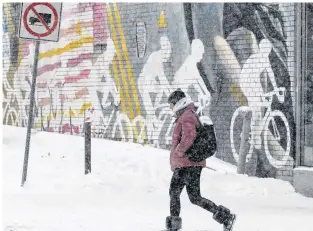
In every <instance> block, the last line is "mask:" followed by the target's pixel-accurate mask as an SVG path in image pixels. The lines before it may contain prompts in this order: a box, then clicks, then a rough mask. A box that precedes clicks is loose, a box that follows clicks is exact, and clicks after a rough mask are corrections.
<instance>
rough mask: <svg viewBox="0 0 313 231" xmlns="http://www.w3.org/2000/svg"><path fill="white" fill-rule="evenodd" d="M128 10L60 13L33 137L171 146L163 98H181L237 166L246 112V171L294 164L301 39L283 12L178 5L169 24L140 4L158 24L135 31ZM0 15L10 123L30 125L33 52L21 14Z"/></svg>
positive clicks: (40, 84)
mask: <svg viewBox="0 0 313 231" xmlns="http://www.w3.org/2000/svg"><path fill="white" fill-rule="evenodd" d="M286 4H287V3H286ZM130 6H131V5H127V4H122V3H108V4H106V3H75V4H67V3H64V4H63V9H62V24H61V32H60V39H59V41H58V42H56V43H53V42H42V43H41V45H40V52H39V62H38V73H37V76H36V78H37V86H36V93H35V94H36V97H35V98H36V109H35V112H36V113H35V118H34V120H35V121H34V127H35V128H36V129H41V130H45V131H51V132H52V131H53V132H59V133H63V134H65V133H69V134H74V135H82V134H83V129H84V123H85V122H86V121H91V122H92V135H93V137H98V138H107V139H117V140H123V141H128V142H139V143H149V144H151V145H152V146H154V147H158V148H166V147H167V146H168V145H169V144H170V143H171V136H172V130H173V122H174V118H173V117H172V112H171V111H170V109H169V107H168V104H167V97H168V96H169V94H170V93H171V92H172V91H173V90H175V89H177V88H181V89H182V90H183V91H185V92H186V94H187V96H188V97H189V98H190V99H191V100H193V101H194V102H195V104H196V106H197V112H198V113H200V114H202V115H203V116H204V117H205V118H206V119H207V120H211V119H212V121H213V122H214V124H215V128H216V134H217V138H218V149H217V153H216V156H217V157H219V158H222V159H224V160H226V161H229V162H232V163H237V161H238V150H239V144H240V136H241V130H242V118H241V116H240V113H239V111H240V110H242V109H243V108H249V110H252V121H251V126H250V127H251V129H250V140H249V153H248V156H247V159H248V161H249V160H252V159H253V158H256V159H257V160H258V161H260V162H259V163H261V164H260V165H264V166H271V168H272V167H274V168H275V169H280V168H284V167H286V166H287V167H288V166H291V165H293V158H294V142H291V141H292V140H294V135H295V134H294V131H295V125H294V118H293V113H294V107H293V104H292V102H293V99H292V93H293V92H292V91H293V89H292V82H293V79H292V78H294V75H292V74H293V67H292V66H290V65H291V64H290V63H293V62H294V60H293V59H292V57H291V55H290V54H291V52H290V51H289V50H290V49H293V41H294V39H293V38H292V36H289V34H290V33H289V34H288V36H287V33H286V28H288V29H289V31H292V30H291V29H290V28H291V27H290V26H289V24H290V23H291V22H290V23H289V24H288V23H287V24H286V21H288V20H289V19H288V17H289V16H288V15H287V16H288V17H286V16H284V15H283V9H282V6H283V4H261V3H224V4H218V3H212V4H207V3H182V4H181V5H179V6H180V7H178V5H177V9H175V10H176V11H175V14H173V15H169V14H168V13H167V12H170V11H171V7H173V6H172V5H166V6H164V9H163V8H162V9H160V6H158V4H157V3H155V4H151V5H145V4H143V6H142V9H139V11H140V10H143V11H144V10H147V11H149V12H151V15H150V14H149V15H147V14H141V13H140V12H139V13H138V14H137V15H136V20H135V21H132V20H133V19H132V18H130V17H131V16H129V15H128V16H127V15H125V12H127V10H128V8H127V7H130ZM162 7H163V6H162ZM3 9H4V16H3V25H2V28H3V32H4V33H3V41H4V42H3V48H4V49H3V52H4V53H3V57H4V61H3V67H4V68H3V71H4V72H3V89H4V91H3V99H4V103H3V112H4V119H3V123H5V124H12V125H16V126H26V125H27V124H26V123H27V117H28V111H27V110H28V107H29V93H30V82H31V78H32V68H33V67H32V62H33V53H34V52H33V50H34V45H33V42H32V41H26V40H19V39H18V38H17V37H16V35H17V30H16V26H15V25H16V22H17V21H18V13H16V12H18V10H17V9H18V4H10V3H8V4H5V5H4V7H3ZM152 14H154V16H153V17H152ZM129 22H132V23H129ZM133 22H134V23H133ZM310 36H311V35H310ZM137 43H138V44H137ZM288 49H289V50H288ZM308 74H309V73H308ZM308 111H310V110H308ZM311 111H312V110H311ZM308 113H309V112H308ZM263 175H265V174H263Z"/></svg>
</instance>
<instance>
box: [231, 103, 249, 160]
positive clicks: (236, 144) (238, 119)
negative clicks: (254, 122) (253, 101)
mask: <svg viewBox="0 0 313 231" xmlns="http://www.w3.org/2000/svg"><path fill="white" fill-rule="evenodd" d="M245 109H247V107H246V106H242V107H239V108H237V109H236V110H235V112H234V114H233V116H232V118H231V123H230V146H231V151H232V154H233V157H234V159H235V161H236V163H238V160H239V150H240V143H241V134H242V129H243V116H242V115H241V113H240V112H241V111H242V110H245ZM248 145H249V147H248V150H249V152H248V154H247V156H246V162H248V161H249V159H250V158H251V156H252V152H253V141H252V140H251V141H250V143H249V144H248Z"/></svg>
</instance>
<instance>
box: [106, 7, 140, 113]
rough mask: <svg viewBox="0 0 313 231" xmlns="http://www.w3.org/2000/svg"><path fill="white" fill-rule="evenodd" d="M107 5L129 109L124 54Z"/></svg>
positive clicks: (129, 99)
mask: <svg viewBox="0 0 313 231" xmlns="http://www.w3.org/2000/svg"><path fill="white" fill-rule="evenodd" d="M106 6H107V11H108V16H109V21H110V26H111V31H112V35H113V41H114V46H115V49H116V54H117V59H118V64H119V69H120V72H121V75H122V81H123V85H124V87H123V90H125V93H126V99H127V104H128V109H129V108H130V107H131V105H130V103H131V98H130V94H129V91H128V86H127V81H126V76H125V71H124V67H123V60H122V56H121V51H120V47H119V44H118V39H117V36H116V31H115V27H114V21H113V16H112V12H111V8H110V6H109V4H106ZM118 26H120V25H118ZM129 106H130V107H129ZM129 114H130V117H131V118H133V117H134V113H133V111H132V110H129Z"/></svg>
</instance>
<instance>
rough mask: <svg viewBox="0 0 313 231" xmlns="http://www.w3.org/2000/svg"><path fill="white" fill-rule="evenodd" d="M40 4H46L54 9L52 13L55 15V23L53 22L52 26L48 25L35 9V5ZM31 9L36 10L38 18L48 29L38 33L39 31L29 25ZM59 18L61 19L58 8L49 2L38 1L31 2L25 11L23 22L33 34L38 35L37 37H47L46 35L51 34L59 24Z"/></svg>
mask: <svg viewBox="0 0 313 231" xmlns="http://www.w3.org/2000/svg"><path fill="white" fill-rule="evenodd" d="M38 5H43V6H46V7H48V8H49V9H50V10H51V11H52V14H53V16H54V21H53V24H52V27H51V28H50V27H49V26H48V24H47V23H46V22H45V20H44V19H43V18H42V17H41V16H40V15H39V13H38V12H37V10H36V9H35V6H38ZM30 11H33V12H34V14H35V15H36V16H37V18H38V20H39V21H40V22H41V24H42V25H43V26H44V27H45V28H46V30H47V31H46V32H44V33H38V32H35V31H33V30H32V29H31V28H30V27H29V25H28V24H27V16H28V14H29V12H30ZM58 20H59V17H58V13H57V11H56V9H55V8H54V7H53V6H52V5H51V4H50V3H48V2H38V3H32V4H30V5H29V6H28V7H27V8H26V10H25V12H24V15H23V23H24V26H25V29H26V30H27V31H28V33H30V34H31V35H33V36H36V37H46V36H48V35H50V34H51V33H52V32H53V31H54V30H55V29H56V27H57V26H58Z"/></svg>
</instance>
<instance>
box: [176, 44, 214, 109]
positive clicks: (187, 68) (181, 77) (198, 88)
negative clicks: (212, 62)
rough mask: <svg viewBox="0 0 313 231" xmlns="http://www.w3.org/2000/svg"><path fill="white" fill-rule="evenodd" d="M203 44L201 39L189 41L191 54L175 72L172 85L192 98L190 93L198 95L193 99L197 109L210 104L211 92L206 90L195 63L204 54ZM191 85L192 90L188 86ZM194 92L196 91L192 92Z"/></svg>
mask: <svg viewBox="0 0 313 231" xmlns="http://www.w3.org/2000/svg"><path fill="white" fill-rule="evenodd" d="M204 52H205V51H204V46H203V43H202V42H201V40H199V39H195V40H193V41H192V43H191V54H190V55H189V56H188V57H187V58H186V60H185V61H184V63H183V64H182V66H181V67H180V68H179V70H178V71H177V72H176V73H175V76H174V81H173V82H172V85H173V86H174V88H180V89H182V90H183V91H184V92H186V93H187V97H189V98H192V96H191V94H192V93H193V94H195V95H197V96H198V99H197V100H195V102H196V103H197V104H196V106H198V107H199V109H198V111H197V112H198V113H199V110H201V109H203V108H205V107H206V106H208V105H209V104H210V98H211V94H210V92H209V91H208V89H207V87H206V85H205V83H204V81H203V79H202V77H201V76H200V73H199V70H198V67H197V63H199V62H200V61H201V59H202V56H203V54H204ZM191 87H193V90H190V89H189V88H191ZM194 92H196V93H194Z"/></svg>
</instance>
